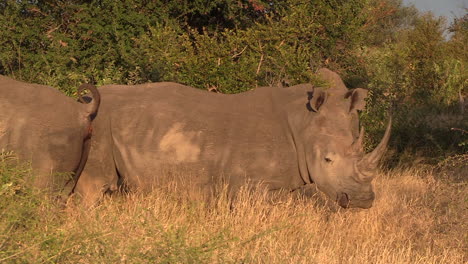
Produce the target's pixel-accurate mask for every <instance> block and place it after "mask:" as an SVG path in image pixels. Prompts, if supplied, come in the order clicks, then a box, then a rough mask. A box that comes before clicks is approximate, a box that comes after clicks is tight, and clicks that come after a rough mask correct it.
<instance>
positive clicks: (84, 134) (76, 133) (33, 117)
mask: <svg viewBox="0 0 468 264" xmlns="http://www.w3.org/2000/svg"><path fill="white" fill-rule="evenodd" d="M94 89H95V88H94ZM95 92H97V90H96V91H95ZM93 96H95V99H96V100H95V102H94V103H92V104H89V105H85V104H81V103H78V102H75V101H74V100H73V99H72V98H69V97H67V96H65V95H63V94H61V93H60V92H59V91H57V90H55V89H53V88H52V87H48V86H44V85H37V84H29V83H24V82H19V81H16V80H13V79H11V78H8V77H5V76H1V75H0V150H2V151H13V153H14V154H15V155H17V156H18V158H19V159H20V160H21V161H22V162H30V163H31V166H32V169H33V172H34V173H33V175H34V179H33V182H32V184H33V185H34V186H36V187H38V188H43V189H44V188H45V189H48V190H52V191H55V190H60V189H62V188H64V185H65V183H67V182H69V183H70V184H72V185H74V183H73V182H70V179H71V174H72V173H79V171H80V170H81V169H82V168H81V169H80V167H83V166H84V163H85V162H86V159H87V154H88V151H89V137H90V132H91V119H92V116H94V115H95V114H96V112H97V108H98V106H99V98H98V97H99V95H98V94H96V93H93ZM77 176H78V175H76V176H75V177H77Z"/></svg>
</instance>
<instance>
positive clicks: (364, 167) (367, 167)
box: [358, 117, 392, 175]
mask: <svg viewBox="0 0 468 264" xmlns="http://www.w3.org/2000/svg"><path fill="white" fill-rule="evenodd" d="M391 130H392V117H390V119H389V120H388V124H387V128H386V129H385V134H384V136H383V138H382V140H381V141H380V143H379V145H378V146H377V147H376V148H375V149H374V150H373V151H372V152H371V153H368V154H366V155H365V156H364V157H363V158H362V160H361V161H360V162H359V164H358V167H359V168H360V171H362V172H363V173H364V175H366V174H370V175H372V174H373V173H366V172H372V171H374V170H375V169H377V166H378V164H379V161H380V159H381V158H382V156H383V154H384V153H385V150H386V149H387V145H388V141H389V139H390V132H391Z"/></svg>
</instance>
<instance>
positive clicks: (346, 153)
mask: <svg viewBox="0 0 468 264" xmlns="http://www.w3.org/2000/svg"><path fill="white" fill-rule="evenodd" d="M318 74H319V75H320V76H321V77H322V78H323V79H325V80H327V81H328V82H329V83H330V84H331V86H330V88H328V89H322V88H315V89H314V91H313V92H311V93H310V94H309V102H308V103H307V108H308V109H309V111H308V113H305V114H304V115H299V116H300V117H299V118H297V116H296V118H294V120H295V125H291V127H295V128H296V129H295V130H296V131H294V132H293V133H294V134H295V135H294V137H295V139H294V140H295V143H296V148H297V150H298V152H299V153H298V156H299V167H300V168H299V169H300V174H301V177H302V178H303V180H304V182H305V183H315V184H316V186H317V188H318V189H319V190H321V191H322V192H324V193H325V194H326V195H327V196H328V197H330V198H331V199H333V200H335V201H336V202H337V203H338V204H339V205H340V206H341V207H344V208H348V207H359V208H370V207H371V206H372V203H373V201H374V198H375V195H374V192H373V188H372V183H371V181H372V179H373V178H374V177H375V175H376V173H377V172H376V171H377V166H378V162H379V160H380V158H381V157H382V155H383V153H384V152H385V150H386V147H387V143H388V140H389V138H390V130H391V129H390V128H391V120H390V121H389V123H388V125H387V129H386V131H385V135H384V137H383V139H382V140H381V142H380V144H379V145H378V146H377V147H376V148H375V149H374V150H373V151H372V152H371V153H368V154H365V153H364V151H363V147H362V141H363V138H364V129H361V130H360V132H359V119H358V113H357V110H362V109H364V107H365V101H364V99H365V98H366V96H367V90H365V89H361V88H357V89H354V90H348V89H347V88H346V87H345V85H344V83H343V81H342V80H341V78H340V77H339V76H338V74H336V73H335V72H332V71H330V70H328V69H321V70H319V72H318ZM297 142H301V143H302V144H298V143H297Z"/></svg>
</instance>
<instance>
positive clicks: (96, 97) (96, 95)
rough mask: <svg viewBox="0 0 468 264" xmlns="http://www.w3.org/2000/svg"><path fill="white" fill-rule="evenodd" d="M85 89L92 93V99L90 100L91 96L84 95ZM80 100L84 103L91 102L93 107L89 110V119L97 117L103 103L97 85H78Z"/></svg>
mask: <svg viewBox="0 0 468 264" xmlns="http://www.w3.org/2000/svg"><path fill="white" fill-rule="evenodd" d="M85 90H88V91H89V92H90V93H91V95H92V97H93V98H92V100H90V98H89V97H83V95H82V93H83V92H84V91H85ZM78 100H79V101H80V102H82V103H91V107H90V109H89V110H88V117H89V120H90V121H92V120H93V119H94V118H95V117H96V115H97V112H98V109H99V105H100V104H101V94H100V93H99V91H98V89H97V88H96V86H94V85H92V84H89V83H85V84H82V85H81V86H80V87H78Z"/></svg>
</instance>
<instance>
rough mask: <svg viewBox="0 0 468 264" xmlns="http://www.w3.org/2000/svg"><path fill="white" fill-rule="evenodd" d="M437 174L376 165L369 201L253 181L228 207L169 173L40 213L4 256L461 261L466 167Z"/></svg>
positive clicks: (196, 260)
mask: <svg viewBox="0 0 468 264" xmlns="http://www.w3.org/2000/svg"><path fill="white" fill-rule="evenodd" d="M441 175H442V174H440V175H439V174H433V173H428V172H427V171H424V170H395V171H392V172H388V173H385V174H381V175H379V177H378V178H377V179H376V181H375V187H376V194H377V200H376V202H375V204H374V207H373V208H371V209H369V210H360V209H353V210H343V209H340V208H337V207H336V206H335V205H334V204H332V203H328V202H327V200H326V199H325V198H324V197H323V195H321V194H316V195H315V196H313V197H311V198H304V197H296V196H293V195H284V194H282V195H278V197H276V198H275V199H272V198H271V195H268V194H266V193H265V192H262V191H257V192H247V191H245V192H242V193H241V194H240V195H239V196H238V197H237V199H236V201H235V202H234V203H233V204H232V207H231V205H230V203H229V202H228V201H227V200H226V199H224V198H217V199H213V200H211V201H209V202H207V203H204V202H203V201H201V200H193V195H191V194H190V192H187V191H186V190H187V188H190V187H189V186H181V185H179V184H176V183H175V182H172V183H171V182H169V183H168V184H167V185H166V186H161V188H160V189H156V190H154V192H152V193H151V194H146V195H143V194H130V195H126V196H114V197H110V198H106V199H105V200H104V201H103V202H102V203H101V204H100V205H99V206H97V207H96V208H93V209H91V210H82V209H79V208H76V207H74V206H69V207H68V208H67V209H65V212H61V213H59V215H60V216H59V217H55V218H54V217H49V218H47V220H41V222H40V223H41V226H37V229H39V230H41V232H40V235H38V236H42V237H40V238H36V239H32V240H31V241H19V242H18V250H17V252H20V253H18V255H16V256H12V257H11V255H12V254H14V252H13V251H12V252H11V253H9V255H8V254H7V255H3V256H4V259H5V256H6V259H5V260H4V261H6V262H9V261H11V262H12V263H16V262H23V261H25V262H28V261H31V260H37V263H359V264H363V263H466V262H467V261H468V258H467V256H468V255H467V244H468V243H467V240H468V237H467V234H468V232H467V231H468V227H467V223H466V219H467V205H468V200H467V194H468V188H467V182H466V175H462V177H456V179H454V178H452V177H451V176H450V175H446V174H444V176H443V177H442V176H441ZM460 179H461V180H460ZM221 193H222V192H221ZM221 197H224V196H221ZM44 211H45V209H43V210H42V212H44ZM54 221H58V222H54ZM44 241H47V243H46V245H44ZM0 246H1V245H0ZM0 249H1V248H0ZM0 262H2V260H1V259H0Z"/></svg>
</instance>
